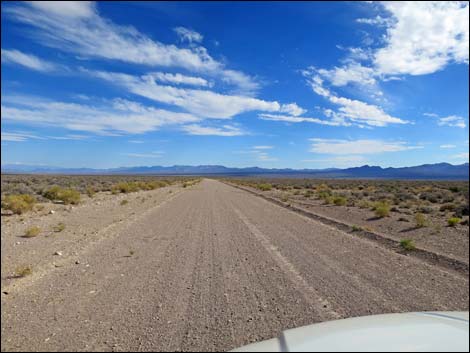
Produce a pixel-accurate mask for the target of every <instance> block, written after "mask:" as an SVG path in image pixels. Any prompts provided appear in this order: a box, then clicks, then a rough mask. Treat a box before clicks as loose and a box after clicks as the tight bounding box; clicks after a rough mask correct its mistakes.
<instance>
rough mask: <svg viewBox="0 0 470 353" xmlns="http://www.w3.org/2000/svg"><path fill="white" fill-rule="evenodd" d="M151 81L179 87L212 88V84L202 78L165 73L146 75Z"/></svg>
mask: <svg viewBox="0 0 470 353" xmlns="http://www.w3.org/2000/svg"><path fill="white" fill-rule="evenodd" d="M145 76H146V77H149V78H151V79H154V80H155V81H158V82H163V83H173V84H177V85H191V86H201V87H212V83H210V82H208V81H207V80H206V79H204V78H202V77H194V76H186V75H182V74H180V73H176V74H171V73H164V72H151V73H148V74H147V75H145Z"/></svg>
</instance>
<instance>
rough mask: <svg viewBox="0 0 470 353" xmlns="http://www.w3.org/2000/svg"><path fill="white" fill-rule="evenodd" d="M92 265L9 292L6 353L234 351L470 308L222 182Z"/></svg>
mask: <svg viewBox="0 0 470 353" xmlns="http://www.w3.org/2000/svg"><path fill="white" fill-rule="evenodd" d="M83 222H87V220H86V219H84V220H83ZM79 257H80V261H77V262H79V263H75V262H74V261H69V262H67V261H65V260H64V263H63V265H62V266H60V267H54V266H50V267H47V269H46V270H43V271H42V272H41V274H40V275H36V276H35V275H34V274H33V275H31V276H28V277H25V278H21V279H15V280H14V285H13V284H12V283H9V282H8V283H7V282H5V283H6V284H5V286H3V284H2V292H6V294H5V293H2V297H1V303H2V317H1V320H2V337H1V343H2V351H21V350H32V351H49V350H51V351H62V350H64V351H73V350H78V351H84V350H99V351H127V350H132V351H136V350H139V351H174V350H177V351H199V350H205V351H217V350H222V351H224V350H229V349H233V348H236V347H238V346H241V345H245V344H248V343H251V342H255V341H260V340H264V339H268V338H272V337H274V336H277V335H278V334H279V333H280V331H282V330H285V329H288V328H293V327H297V326H302V325H307V324H312V323H315V322H321V321H326V320H334V319H338V318H346V317H352V316H361V315H370V314H379V313H390V312H405V311H424V310H468V306H469V300H468V298H469V297H468V292H469V287H468V277H467V276H464V275H462V274H460V273H457V272H453V271H452V270H446V269H443V268H440V267H434V266H431V265H429V264H427V263H424V262H421V261H420V260H419V259H416V258H414V257H409V256H405V255H401V254H397V253H395V252H391V251H389V250H386V249H384V248H382V247H381V246H380V245H379V244H377V243H375V242H373V241H370V240H366V239H361V238H359V237H357V236H354V235H350V234H346V233H343V232H341V231H339V230H337V229H335V228H333V227H330V226H327V225H324V224H321V223H318V222H316V221H314V220H311V219H308V218H306V217H303V216H301V215H299V214H296V213H294V212H291V211H289V210H286V209H284V208H282V207H279V206H277V205H274V204H272V203H270V202H268V201H265V200H263V199H261V198H259V197H257V196H255V195H251V194H249V193H247V192H245V191H243V190H239V189H236V188H233V187H231V186H228V185H225V184H223V183H221V182H218V181H216V180H210V179H204V180H203V181H202V182H201V183H199V184H197V185H195V186H192V187H189V188H187V189H184V190H182V191H180V192H178V193H176V194H171V198H169V199H168V200H167V201H166V202H163V203H159V204H158V205H157V204H155V205H153V204H152V205H149V208H148V209H147V210H145V213H144V214H140V215H135V216H134V217H133V218H130V219H129V220H128V221H126V222H123V223H122V225H121V224H117V225H116V226H115V227H114V228H113V232H112V234H109V233H107V234H106V237H103V239H101V241H95V242H93V246H87V247H80V253H79ZM2 261H3V260H2ZM2 266H3V265H2ZM45 268H46V267H45ZM2 276H3V273H2Z"/></svg>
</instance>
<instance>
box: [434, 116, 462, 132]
mask: <svg viewBox="0 0 470 353" xmlns="http://www.w3.org/2000/svg"><path fill="white" fill-rule="evenodd" d="M437 125H439V126H452V127H459V128H462V129H464V128H466V127H467V125H466V124H465V120H464V118H462V117H461V116H457V115H450V116H447V117H444V118H439V121H438V122H437Z"/></svg>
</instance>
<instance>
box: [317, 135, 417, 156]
mask: <svg viewBox="0 0 470 353" xmlns="http://www.w3.org/2000/svg"><path fill="white" fill-rule="evenodd" d="M310 141H312V146H311V149H310V152H314V153H321V154H336V155H356V154H357V155H361V154H378V153H384V152H402V151H408V150H413V149H418V148H422V146H410V145H408V144H407V143H405V142H402V141H382V140H366V139H364V140H335V139H320V138H312V139H310Z"/></svg>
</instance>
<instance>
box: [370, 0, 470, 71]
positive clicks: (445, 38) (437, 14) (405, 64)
mask: <svg viewBox="0 0 470 353" xmlns="http://www.w3.org/2000/svg"><path fill="white" fill-rule="evenodd" d="M382 4H383V6H384V8H385V9H386V10H387V11H388V12H389V13H390V14H391V16H392V22H391V24H389V25H388V28H387V34H386V37H385V42H386V46H385V47H383V48H381V49H379V50H378V51H377V52H376V53H375V58H374V66H375V67H376V68H377V70H378V71H379V72H380V73H381V74H386V75H401V74H409V75H425V74H430V73H433V72H436V71H438V70H441V69H442V68H444V67H445V66H446V65H447V64H449V63H451V62H457V63H468V52H469V4H468V2H457V1H401V2H393V1H388V2H383V3H382Z"/></svg>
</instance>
